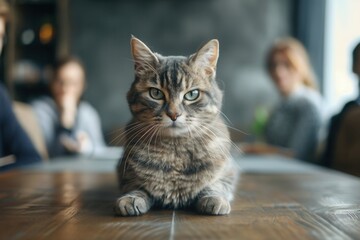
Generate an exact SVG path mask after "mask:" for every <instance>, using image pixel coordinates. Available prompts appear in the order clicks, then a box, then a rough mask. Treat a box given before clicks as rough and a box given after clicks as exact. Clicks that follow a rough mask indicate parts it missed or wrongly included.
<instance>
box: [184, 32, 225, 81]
mask: <svg viewBox="0 0 360 240" xmlns="http://www.w3.org/2000/svg"><path fill="white" fill-rule="evenodd" d="M218 58H219V41H218V40H217V39H213V40H210V41H209V42H208V43H206V44H205V45H204V46H203V47H202V48H200V50H199V51H197V52H196V53H195V54H193V55H191V56H190V57H189V63H190V65H191V66H193V67H194V68H195V69H197V70H198V69H200V70H201V69H203V70H204V71H205V74H207V75H209V76H211V75H214V74H215V72H216V65H217V61H218Z"/></svg>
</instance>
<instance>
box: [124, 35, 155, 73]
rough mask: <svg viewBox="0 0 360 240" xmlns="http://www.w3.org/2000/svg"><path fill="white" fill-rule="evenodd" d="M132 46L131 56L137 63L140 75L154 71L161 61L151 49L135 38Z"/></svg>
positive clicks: (132, 40)
mask: <svg viewBox="0 0 360 240" xmlns="http://www.w3.org/2000/svg"><path fill="white" fill-rule="evenodd" d="M130 45H131V54H132V56H133V59H134V62H135V70H136V71H137V72H138V73H140V74H141V73H143V71H145V72H146V71H153V69H155V67H156V65H157V63H158V62H159V60H158V58H157V57H156V56H155V54H154V53H153V52H152V51H151V50H150V48H148V47H147V46H146V45H145V43H143V42H142V41H140V40H139V39H137V38H136V37H134V36H131V40H130Z"/></svg>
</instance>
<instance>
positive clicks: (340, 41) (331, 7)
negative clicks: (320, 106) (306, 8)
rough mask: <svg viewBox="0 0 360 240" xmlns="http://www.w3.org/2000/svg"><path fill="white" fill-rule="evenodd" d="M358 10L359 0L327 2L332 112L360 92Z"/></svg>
mask: <svg viewBox="0 0 360 240" xmlns="http://www.w3.org/2000/svg"><path fill="white" fill-rule="evenodd" d="M359 10H360V1H359V0H341V1H339V0H328V1H327V4H326V23H325V27H326V29H325V60H324V65H325V67H324V96H325V99H326V101H327V104H328V110H329V114H331V115H332V114H335V113H337V112H338V111H340V110H341V108H342V107H343V105H344V104H345V103H346V102H347V101H349V100H353V99H355V98H356V96H357V95H358V79H357V77H356V76H355V74H354V73H353V72H352V50H353V49H354V47H355V45H356V44H357V43H358V42H359V41H360V27H359V23H360V14H359Z"/></svg>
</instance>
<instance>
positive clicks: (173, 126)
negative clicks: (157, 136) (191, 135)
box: [169, 122, 180, 128]
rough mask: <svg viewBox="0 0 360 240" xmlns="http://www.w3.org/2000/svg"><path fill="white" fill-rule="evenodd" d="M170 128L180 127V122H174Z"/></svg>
mask: <svg viewBox="0 0 360 240" xmlns="http://www.w3.org/2000/svg"><path fill="white" fill-rule="evenodd" d="M169 127H170V128H180V126H179V123H176V122H173V123H172V124H171V125H170V126H169Z"/></svg>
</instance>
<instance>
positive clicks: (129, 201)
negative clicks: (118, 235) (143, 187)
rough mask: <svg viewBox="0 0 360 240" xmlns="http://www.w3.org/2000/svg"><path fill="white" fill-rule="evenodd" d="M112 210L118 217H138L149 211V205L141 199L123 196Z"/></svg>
mask: <svg viewBox="0 0 360 240" xmlns="http://www.w3.org/2000/svg"><path fill="white" fill-rule="evenodd" d="M114 210H115V213H116V214H117V215H120V216H139V215H142V214H144V213H146V212H147V211H148V210H149V204H148V203H147V202H146V200H145V199H143V198H141V197H137V196H123V197H120V198H118V199H117V200H116V204H115V208H114Z"/></svg>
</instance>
